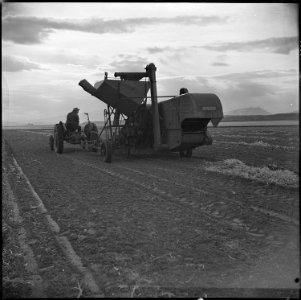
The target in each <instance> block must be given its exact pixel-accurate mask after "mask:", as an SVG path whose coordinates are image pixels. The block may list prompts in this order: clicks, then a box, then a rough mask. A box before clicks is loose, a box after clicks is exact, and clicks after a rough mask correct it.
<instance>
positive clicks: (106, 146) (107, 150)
mask: <svg viewBox="0 0 301 300" xmlns="http://www.w3.org/2000/svg"><path fill="white" fill-rule="evenodd" d="M101 155H102V156H103V160H104V161H105V162H106V163H110V162H112V144H111V142H110V141H104V142H103V143H102V145H101Z"/></svg>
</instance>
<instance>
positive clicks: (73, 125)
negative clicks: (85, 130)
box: [66, 107, 81, 132]
mask: <svg viewBox="0 0 301 300" xmlns="http://www.w3.org/2000/svg"><path fill="white" fill-rule="evenodd" d="M78 112H79V108H77V107H75V108H73V111H72V112H70V113H68V115H67V120H66V128H67V130H68V131H69V132H74V131H76V130H77V131H78V132H81V127H80V126H79V116H78Z"/></svg>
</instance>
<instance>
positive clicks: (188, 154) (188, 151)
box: [186, 148, 192, 157]
mask: <svg viewBox="0 0 301 300" xmlns="http://www.w3.org/2000/svg"><path fill="white" fill-rule="evenodd" d="M191 156H192V148H189V149H187V150H186V157H191Z"/></svg>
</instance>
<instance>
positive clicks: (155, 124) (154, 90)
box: [145, 63, 161, 151]
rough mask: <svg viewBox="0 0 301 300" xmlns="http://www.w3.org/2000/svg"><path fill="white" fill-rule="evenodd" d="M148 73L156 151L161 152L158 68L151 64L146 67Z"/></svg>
mask: <svg viewBox="0 0 301 300" xmlns="http://www.w3.org/2000/svg"><path fill="white" fill-rule="evenodd" d="M145 69H146V72H147V74H148V77H149V79H150V83H151V100H152V115H153V133H154V150H155V151H157V150H159V148H160V146H161V133H160V123H159V110H158V97H157V82H156V70H157V68H156V66H155V65H154V64H153V63H150V64H148V65H147V66H146V68H145Z"/></svg>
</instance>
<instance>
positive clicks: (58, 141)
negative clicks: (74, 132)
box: [54, 124, 64, 153]
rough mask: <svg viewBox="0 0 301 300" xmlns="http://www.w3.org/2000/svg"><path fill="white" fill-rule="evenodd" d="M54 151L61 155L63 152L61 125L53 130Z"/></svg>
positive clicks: (62, 130) (62, 129)
mask: <svg viewBox="0 0 301 300" xmlns="http://www.w3.org/2000/svg"><path fill="white" fill-rule="evenodd" d="M54 150H55V152H56V153H63V150H64V128H63V126H62V125H61V124H57V125H55V128H54Z"/></svg>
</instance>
